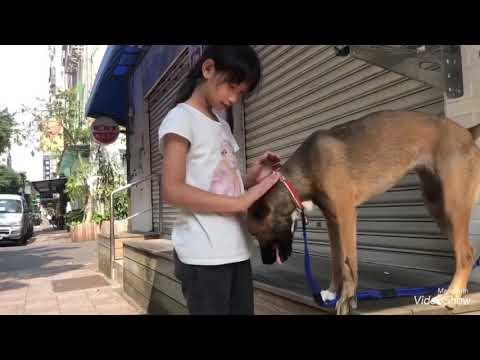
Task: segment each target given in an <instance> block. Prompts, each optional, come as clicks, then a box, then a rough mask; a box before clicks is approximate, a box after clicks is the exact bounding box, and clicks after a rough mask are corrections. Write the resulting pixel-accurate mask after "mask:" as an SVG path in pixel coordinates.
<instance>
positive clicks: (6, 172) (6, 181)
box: [0, 165, 23, 194]
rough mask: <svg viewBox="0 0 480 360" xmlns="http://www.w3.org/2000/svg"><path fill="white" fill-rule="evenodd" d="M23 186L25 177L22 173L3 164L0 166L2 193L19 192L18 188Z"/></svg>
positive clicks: (0, 188) (0, 187)
mask: <svg viewBox="0 0 480 360" xmlns="http://www.w3.org/2000/svg"><path fill="white" fill-rule="evenodd" d="M21 186H23V179H22V176H21V175H20V174H17V173H16V172H15V171H14V170H12V169H10V168H8V167H6V166H3V165H1V166H0V194H18V190H19V189H20V187H21Z"/></svg>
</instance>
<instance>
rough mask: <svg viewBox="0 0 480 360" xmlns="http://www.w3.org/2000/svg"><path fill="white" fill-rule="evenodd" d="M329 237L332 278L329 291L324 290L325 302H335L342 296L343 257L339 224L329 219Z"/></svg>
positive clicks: (322, 293)
mask: <svg viewBox="0 0 480 360" xmlns="http://www.w3.org/2000/svg"><path fill="white" fill-rule="evenodd" d="M327 228H328V237H329V240H330V253H331V278H330V286H329V287H328V290H322V292H321V295H322V298H323V300H324V301H325V300H333V299H335V297H336V296H337V294H340V292H341V289H342V263H343V255H342V248H341V246H340V235H339V229H338V224H337V223H336V222H335V221H332V220H331V219H327Z"/></svg>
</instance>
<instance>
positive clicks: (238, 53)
mask: <svg viewBox="0 0 480 360" xmlns="http://www.w3.org/2000/svg"><path fill="white" fill-rule="evenodd" d="M207 59H212V60H213V61H214V62H215V70H216V71H218V72H220V73H223V74H225V81H226V82H228V83H234V84H240V83H242V82H244V81H245V82H246V83H248V84H249V92H250V91H252V90H253V89H255V88H256V87H257V85H258V83H259V81H260V78H261V75H262V74H261V66H260V60H259V59H258V56H257V54H256V52H255V50H253V49H252V47H250V46H248V45H238V46H236V45H218V46H217V45H211V46H208V47H207V48H206V49H205V50H204V51H203V53H202V55H201V56H200V58H199V59H198V60H197V62H196V64H195V66H194V67H193V68H192V69H191V70H190V72H189V73H188V75H187V77H186V79H185V81H184V83H183V84H182V85H181V86H180V89H179V90H178V93H177V99H176V101H175V103H176V104H178V103H181V102H184V101H186V100H188V98H190V96H192V94H193V91H194V90H195V88H196V86H197V85H198V84H200V82H201V81H203V79H204V78H203V74H202V65H203V63H204V62H205V60H207Z"/></svg>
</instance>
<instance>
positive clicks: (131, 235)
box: [99, 231, 160, 240]
mask: <svg viewBox="0 0 480 360" xmlns="http://www.w3.org/2000/svg"><path fill="white" fill-rule="evenodd" d="M99 236H100V237H102V238H104V239H110V235H109V234H102V233H100V234H99ZM115 239H122V240H124V239H125V240H126V239H129V240H150V239H160V234H159V233H156V232H146V233H140V232H126V231H125V232H120V233H115Z"/></svg>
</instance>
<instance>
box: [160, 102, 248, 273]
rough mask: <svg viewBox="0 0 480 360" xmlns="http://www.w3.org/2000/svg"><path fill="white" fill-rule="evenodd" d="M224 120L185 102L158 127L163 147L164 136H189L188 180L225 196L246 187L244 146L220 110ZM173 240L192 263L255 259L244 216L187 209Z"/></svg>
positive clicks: (224, 262) (237, 194) (176, 247)
mask: <svg viewBox="0 0 480 360" xmlns="http://www.w3.org/2000/svg"><path fill="white" fill-rule="evenodd" d="M216 115H217V118H218V119H219V122H217V121H214V120H212V119H210V118H209V117H208V116H206V115H205V114H203V113H202V112H201V111H199V110H197V109H195V108H194V107H192V106H190V105H188V104H185V103H181V104H178V105H177V106H176V107H175V108H173V109H172V110H170V112H169V113H168V114H167V115H166V116H165V118H164V119H163V121H162V123H161V125H160V128H159V129H158V138H159V144H160V151H161V152H163V141H162V138H163V136H164V135H165V134H168V133H174V134H177V135H179V136H182V137H183V138H185V139H187V140H188V141H189V143H190V148H189V151H188V154H187V159H186V178H185V182H186V184H188V185H191V186H194V187H196V188H199V189H201V190H204V191H209V192H213V193H216V194H220V195H225V196H239V195H241V194H243V192H244V186H243V182H242V176H241V173H240V170H239V167H238V159H237V157H236V152H237V151H238V150H239V146H238V144H237V142H236V141H235V138H234V137H233V135H232V132H231V130H230V127H229V125H228V123H227V122H226V121H225V119H223V118H222V117H221V116H220V115H219V114H216ZM172 241H173V244H174V247H175V251H176V252H177V254H178V257H179V259H180V260H181V261H182V262H183V263H186V264H192V265H221V264H228V263H234V262H239V261H244V260H247V259H249V258H250V249H251V246H252V238H251V236H250V235H249V234H248V232H247V229H246V219H245V216H244V215H241V214H238V215H232V216H222V215H217V214H214V213H196V212H192V211H190V210H186V209H181V210H180V214H179V215H178V217H177V219H176V221H175V224H174V226H173V231H172Z"/></svg>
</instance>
